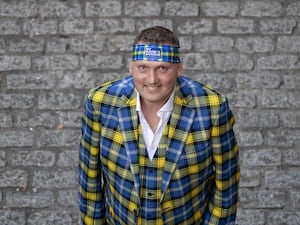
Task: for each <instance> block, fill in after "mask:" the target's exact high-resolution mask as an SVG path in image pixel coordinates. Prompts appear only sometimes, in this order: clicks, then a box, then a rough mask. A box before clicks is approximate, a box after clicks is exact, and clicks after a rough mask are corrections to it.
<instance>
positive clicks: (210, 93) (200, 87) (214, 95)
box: [178, 76, 226, 107]
mask: <svg viewBox="0 0 300 225" xmlns="http://www.w3.org/2000/svg"><path fill="white" fill-rule="evenodd" d="M178 82H179V86H180V90H181V93H182V95H183V96H184V97H185V98H188V99H190V101H189V104H190V105H192V106H193V105H194V106H195V107H198V106H203V105H206V106H214V105H220V104H222V103H223V102H224V101H226V97H225V95H223V94H222V93H220V92H218V91H217V90H215V89H214V88H212V87H210V86H208V85H207V84H204V83H201V82H199V81H196V80H193V79H191V78H189V77H186V76H181V77H179V79H178Z"/></svg>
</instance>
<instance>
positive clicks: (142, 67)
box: [138, 66, 146, 71]
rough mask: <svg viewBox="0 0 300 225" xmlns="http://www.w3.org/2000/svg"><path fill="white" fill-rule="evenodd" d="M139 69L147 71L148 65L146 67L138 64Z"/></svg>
mask: <svg viewBox="0 0 300 225" xmlns="http://www.w3.org/2000/svg"><path fill="white" fill-rule="evenodd" d="M138 69H139V70H140V71H145V70H146V67H145V66H138Z"/></svg>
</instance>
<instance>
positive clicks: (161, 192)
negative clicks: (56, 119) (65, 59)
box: [79, 27, 239, 225]
mask: <svg viewBox="0 0 300 225" xmlns="http://www.w3.org/2000/svg"><path fill="white" fill-rule="evenodd" d="M129 71H130V73H131V74H132V76H129V77H125V78H123V79H120V80H116V81H111V82H107V83H105V84H103V85H101V86H100V87H97V88H94V89H92V90H91V91H90V93H89V96H88V98H87V99H86V102H85V113H84V115H83V119H82V135H81V143H80V155H79V183H80V190H79V207H80V211H81V222H82V224H90V225H92V224H93V225H95V224H109V225H119V224H122V225H131V224H147V225H151V224H153V225H154V224H155V225H160V224H167V225H179V224H185V225H193V224H234V221H235V217H236V209H237V202H238V183H239V165H238V146H237V143H236V140H235V136H234V132H233V124H234V117H233V115H232V113H231V110H230V108H229V106H228V102H227V100H226V98H225V97H224V96H223V95H221V94H219V93H218V92H216V91H215V90H213V89H211V88H209V87H207V86H205V85H203V84H201V83H198V82H196V81H193V80H192V79H190V78H187V77H185V76H183V75H182V73H183V68H182V64H181V63H180V58H179V41H178V38H177V37H176V36H175V35H174V34H173V33H172V32H171V31H170V30H168V29H166V28H163V27H151V28H148V29H145V30H143V31H142V32H141V33H140V34H139V35H138V36H137V38H136V39H135V41H134V45H133V48H132V61H131V62H130V65H129Z"/></svg>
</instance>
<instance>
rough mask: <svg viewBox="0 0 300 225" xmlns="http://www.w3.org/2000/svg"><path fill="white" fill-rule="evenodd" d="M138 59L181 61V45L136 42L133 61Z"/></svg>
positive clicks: (133, 49)
mask: <svg viewBox="0 0 300 225" xmlns="http://www.w3.org/2000/svg"><path fill="white" fill-rule="evenodd" d="M138 60H146V61H158V62H169V63H180V58H179V47H176V46H170V45H159V44H136V45H133V47H132V61H138Z"/></svg>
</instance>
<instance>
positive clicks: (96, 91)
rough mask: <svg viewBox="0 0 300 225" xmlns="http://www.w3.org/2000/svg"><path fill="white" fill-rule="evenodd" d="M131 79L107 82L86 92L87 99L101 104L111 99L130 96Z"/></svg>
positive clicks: (132, 88) (131, 88)
mask: <svg viewBox="0 0 300 225" xmlns="http://www.w3.org/2000/svg"><path fill="white" fill-rule="evenodd" d="M133 85H134V84H133V79H132V77H125V78H121V79H117V80H111V81H107V82H105V83H103V84H101V85H100V86H97V87H95V88H92V89H90V90H89V92H88V98H89V99H91V100H92V101H93V102H103V101H105V100H108V99H111V98H119V97H122V96H124V95H125V96H130V95H131V93H132V91H133V90H134V86H133Z"/></svg>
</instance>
